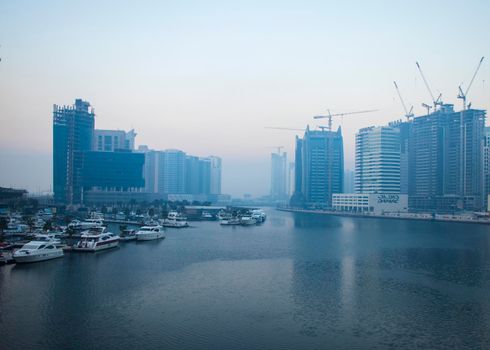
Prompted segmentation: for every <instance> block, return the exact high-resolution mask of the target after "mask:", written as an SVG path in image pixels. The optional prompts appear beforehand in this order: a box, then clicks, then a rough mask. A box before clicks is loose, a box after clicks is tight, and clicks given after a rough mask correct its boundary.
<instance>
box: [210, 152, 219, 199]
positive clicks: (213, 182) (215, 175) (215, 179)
mask: <svg viewBox="0 0 490 350" xmlns="http://www.w3.org/2000/svg"><path fill="white" fill-rule="evenodd" d="M208 159H209V161H210V162H211V175H210V176H211V179H210V185H209V186H210V187H209V193H210V194H221V158H219V157H215V156H210V157H208Z"/></svg>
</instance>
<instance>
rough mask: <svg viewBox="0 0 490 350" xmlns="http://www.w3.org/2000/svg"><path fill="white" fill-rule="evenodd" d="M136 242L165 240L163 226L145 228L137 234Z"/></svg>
mask: <svg viewBox="0 0 490 350" xmlns="http://www.w3.org/2000/svg"><path fill="white" fill-rule="evenodd" d="M135 235H136V240H138V241H152V240H154V239H160V238H165V235H164V234H163V227H162V226H158V225H155V226H143V227H141V228H140V229H139V231H138V232H136V234H135Z"/></svg>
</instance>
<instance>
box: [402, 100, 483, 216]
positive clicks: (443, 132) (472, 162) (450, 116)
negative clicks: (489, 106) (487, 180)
mask: <svg viewBox="0 0 490 350" xmlns="http://www.w3.org/2000/svg"><path fill="white" fill-rule="evenodd" d="M411 124H412V125H411V131H410V141H409V149H410V152H409V175H410V176H409V179H410V181H409V195H410V196H409V200H410V202H411V203H410V206H411V207H412V208H416V209H425V210H442V211H447V210H456V209H469V210H480V209H481V208H482V206H483V191H484V186H483V183H484V181H483V177H482V176H483V160H484V159H483V139H484V126H485V111H484V110H476V109H468V110H462V111H460V112H455V111H454V109H453V105H443V106H442V107H441V109H440V110H438V111H436V112H434V113H431V114H429V115H427V116H422V117H417V118H414V119H413V121H412V123H411Z"/></svg>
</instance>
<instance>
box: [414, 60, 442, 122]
mask: <svg viewBox="0 0 490 350" xmlns="http://www.w3.org/2000/svg"><path fill="white" fill-rule="evenodd" d="M415 64H416V65H417V68H418V70H419V72H420V76H421V77H422V80H423V81H424V84H425V87H426V88H427V91H429V94H430V98H431V99H432V103H433V104H434V111H435V110H436V109H437V106H441V105H442V101H441V97H442V94H439V96H438V97H437V99H435V98H434V94H433V93H432V90H431V89H430V86H429V83H428V82H427V79H425V75H424V73H423V72H422V68H420V64H419V63H418V62H415ZM422 106H424V103H423V104H422ZM425 106H427V105H426V104H425ZM425 106H424V107H425ZM426 108H427V107H426ZM428 110H429V109H428ZM427 114H429V113H427Z"/></svg>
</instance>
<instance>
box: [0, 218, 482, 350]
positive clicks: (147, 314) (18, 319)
mask: <svg viewBox="0 0 490 350" xmlns="http://www.w3.org/2000/svg"><path fill="white" fill-rule="evenodd" d="M268 215H269V216H268V220H267V221H266V223H265V224H263V225H261V226H257V227H226V226H220V225H219V224H218V223H216V222H196V223H193V226H194V227H193V228H189V229H185V230H172V229H168V230H167V233H166V235H167V238H166V239H165V240H163V241H156V242H141V243H140V242H128V243H122V244H121V247H120V248H118V249H114V250H110V251H105V252H99V253H95V254H82V253H68V254H66V255H65V257H64V258H63V259H58V260H53V261H48V262H43V263H38V264H32V265H18V266H17V265H8V266H3V267H0V348H1V349H184V350H185V349H327V348H329V349H352V348H376V349H384V348H386V349H390V348H392V349H401V348H404V349H413V348H427V349H464V348H467V349H480V348H481V349H485V348H486V349H489V348H490V228H488V227H485V226H479V225H465V224H448V223H430V222H412V221H398V220H380V219H356V218H340V217H327V216H318V215H312V214H292V213H283V212H278V211H274V210H272V209H271V210H269V211H268Z"/></svg>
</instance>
